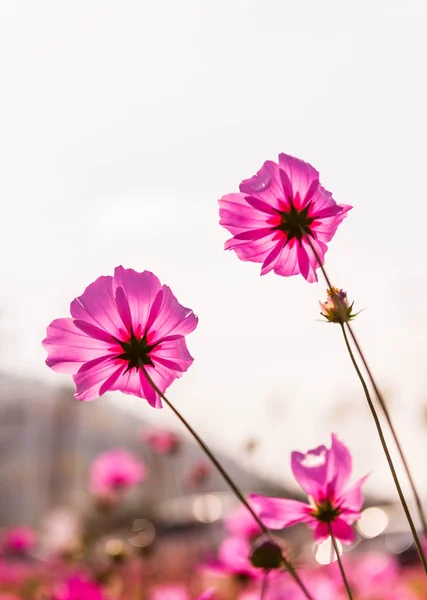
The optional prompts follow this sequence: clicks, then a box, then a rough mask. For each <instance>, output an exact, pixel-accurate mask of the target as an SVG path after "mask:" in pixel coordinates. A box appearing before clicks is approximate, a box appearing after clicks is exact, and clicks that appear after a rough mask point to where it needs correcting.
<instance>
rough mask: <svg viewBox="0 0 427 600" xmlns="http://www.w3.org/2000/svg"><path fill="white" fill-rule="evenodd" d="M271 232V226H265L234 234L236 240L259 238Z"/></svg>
mask: <svg viewBox="0 0 427 600" xmlns="http://www.w3.org/2000/svg"><path fill="white" fill-rule="evenodd" d="M270 234H271V227H264V228H263V229H254V230H251V231H242V233H238V234H236V235H235V236H234V239H235V240H248V241H249V240H259V239H261V238H263V237H266V236H267V235H270Z"/></svg>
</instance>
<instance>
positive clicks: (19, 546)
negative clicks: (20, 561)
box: [3, 525, 37, 554]
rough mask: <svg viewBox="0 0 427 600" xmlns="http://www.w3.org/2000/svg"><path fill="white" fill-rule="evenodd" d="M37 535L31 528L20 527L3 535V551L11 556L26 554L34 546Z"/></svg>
mask: <svg viewBox="0 0 427 600" xmlns="http://www.w3.org/2000/svg"><path fill="white" fill-rule="evenodd" d="M36 541H37V533H36V532H35V531H34V529H32V528H31V527H27V526H26V525H20V526H18V527H13V528H12V529H9V530H7V531H6V532H5V533H4V535H3V549H4V550H5V551H6V552H9V553H12V554H27V553H28V552H30V551H31V550H32V549H33V548H34V547H35V545H36Z"/></svg>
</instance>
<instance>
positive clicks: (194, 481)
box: [184, 460, 212, 487]
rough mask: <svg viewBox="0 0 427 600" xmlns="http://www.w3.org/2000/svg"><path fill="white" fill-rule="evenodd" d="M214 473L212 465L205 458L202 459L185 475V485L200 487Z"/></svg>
mask: <svg viewBox="0 0 427 600" xmlns="http://www.w3.org/2000/svg"><path fill="white" fill-rule="evenodd" d="M211 473H212V467H211V465H210V464H209V463H208V462H206V461H205V460H200V461H199V462H197V463H195V464H194V465H193V466H192V467H190V469H189V470H188V472H187V474H186V476H185V482H184V483H185V485H187V486H188V487H198V486H199V485H203V484H204V483H206V481H207V480H208V479H209V477H210V475H211Z"/></svg>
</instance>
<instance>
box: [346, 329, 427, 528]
mask: <svg viewBox="0 0 427 600" xmlns="http://www.w3.org/2000/svg"><path fill="white" fill-rule="evenodd" d="M346 325H347V329H348V331H349V333H350V335H351V338H352V340H353V343H354V345H355V348H356V350H357V352H358V354H359V356H360V359H361V361H362V363H363V366H364V367H365V370H366V373H367V374H368V377H369V380H370V382H371V385H372V387H373V388H374V391H375V394H376V396H377V398H378V402H379V403H380V406H381V408H382V411H383V413H384V416H385V419H386V421H387V425H388V426H389V428H390V431H391V434H392V436H393V439H394V443H395V444H396V447H397V450H398V452H399V456H400V459H401V461H402V464H403V466H404V469H405V472H406V475H407V477H408V480H409V483H410V486H411V489H412V492H413V494H414V497H415V503H416V505H417V509H418V514H419V517H420V520H421V525H422V528H423V533H424V537H425V538H426V539H427V520H426V516H425V513H424V509H423V505H422V503H421V499H420V496H419V494H418V491H417V488H416V485H415V481H414V478H413V476H412V472H411V470H410V468H409V463H408V461H407V459H406V456H405V453H404V452H403V448H402V445H401V443H400V440H399V438H398V436H397V432H396V430H395V428H394V425H393V422H392V420H391V417H390V413H389V410H388V408H387V404H386V402H385V400H384V397H383V395H382V394H381V392H380V389H379V387H378V385H377V383H376V381H375V378H374V376H373V374H372V371H371V369H370V368H369V365H368V363H367V360H366V358H365V356H364V354H363V352H362V349H361V347H360V344H359V342H358V340H357V338H356V335H355V334H354V332H353V328H352V327H351V325H350V323H346Z"/></svg>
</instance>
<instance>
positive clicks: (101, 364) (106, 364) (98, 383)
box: [73, 356, 123, 402]
mask: <svg viewBox="0 0 427 600" xmlns="http://www.w3.org/2000/svg"><path fill="white" fill-rule="evenodd" d="M92 363H93V365H91V366H89V367H88V365H89V364H90V363H85V364H84V365H83V366H82V367H81V368H80V369H79V370H78V371H77V373H76V374H75V375H74V376H73V379H74V383H75V384H76V392H75V394H74V397H75V398H77V400H85V401H87V402H89V401H91V400H96V398H99V396H100V395H101V387H102V386H103V384H104V382H105V381H106V380H107V379H109V378H110V377H111V376H112V375H114V374H115V373H116V370H117V369H118V366H117V364H116V363H115V362H114V361H113V360H111V358H110V357H109V356H104V357H100V358H98V359H95V360H94V361H92ZM121 368H122V369H123V367H121ZM110 381H111V380H110Z"/></svg>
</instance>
